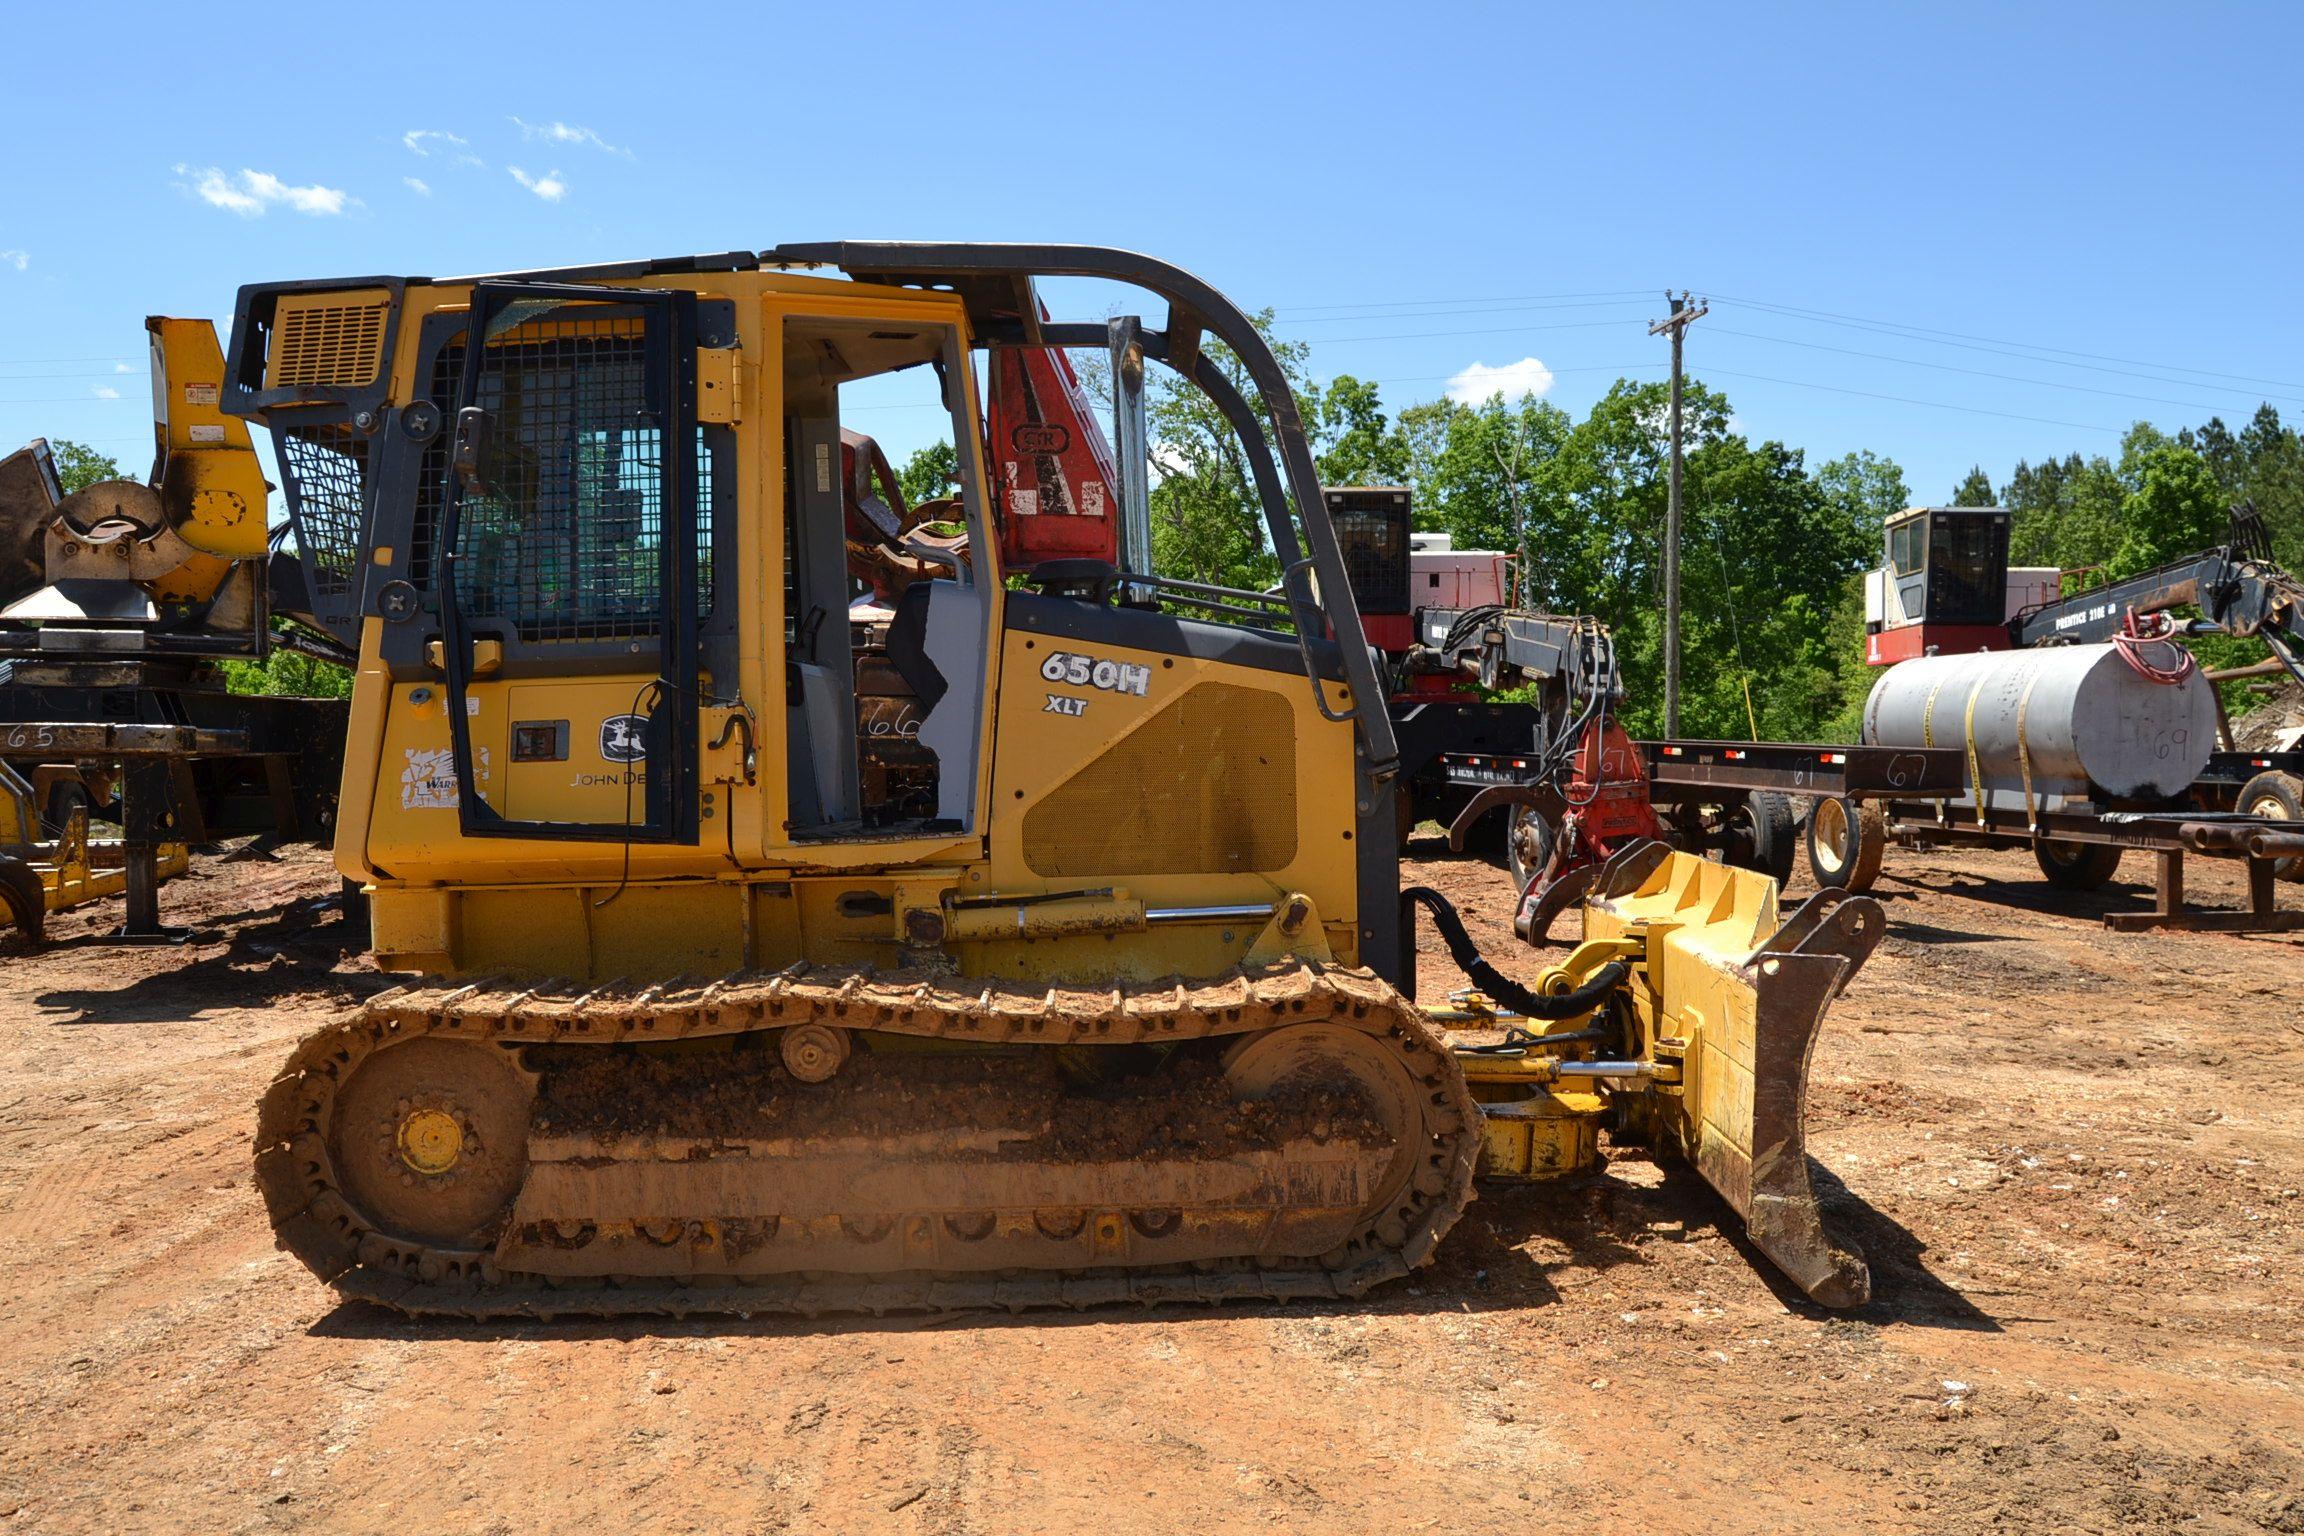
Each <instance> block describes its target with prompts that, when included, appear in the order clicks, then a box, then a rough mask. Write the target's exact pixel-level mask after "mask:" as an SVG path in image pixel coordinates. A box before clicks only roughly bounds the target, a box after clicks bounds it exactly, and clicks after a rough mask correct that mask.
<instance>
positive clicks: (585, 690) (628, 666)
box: [438, 282, 706, 844]
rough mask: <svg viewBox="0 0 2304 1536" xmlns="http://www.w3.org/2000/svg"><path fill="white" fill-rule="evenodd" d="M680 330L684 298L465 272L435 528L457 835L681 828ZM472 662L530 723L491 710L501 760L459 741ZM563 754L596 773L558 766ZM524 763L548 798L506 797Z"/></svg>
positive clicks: (688, 753) (690, 361)
mask: <svg viewBox="0 0 2304 1536" xmlns="http://www.w3.org/2000/svg"><path fill="white" fill-rule="evenodd" d="M696 329H697V326H696V297H695V295H694V294H692V293H687V292H681V291H676V290H658V289H624V288H597V287H586V286H577V285H570V284H556V283H527V282H502V283H480V284H476V285H475V286H474V288H473V291H472V305H471V311H470V315H469V321H468V326H467V329H466V331H465V338H466V340H465V343H464V346H463V359H462V370H461V375H460V378H459V381H458V391H457V395H456V400H455V414H454V422H453V437H452V440H451V449H450V462H449V466H448V468H449V473H448V475H447V477H446V484H445V487H444V492H443V502H442V508H441V515H440V525H439V533H438V550H439V560H440V567H441V569H440V580H439V594H440V609H441V613H440V617H441V634H442V641H443V644H442V656H441V667H442V671H443V673H444V676H445V682H446V686H445V694H446V714H447V723H448V729H449V735H450V741H451V748H452V753H451V768H452V772H453V774H454V777H455V781H456V784H455V788H456V795H455V802H456V808H457V818H458V824H459V829H460V831H461V832H462V834H463V835H464V836H466V837H487V838H526V839H537V840H547V841H554V842H569V841H614V842H626V843H673V844H695V843H696V842H697V841H698V790H697V758H698V739H697V730H698V727H697V718H698V701H697V695H698V681H699V679H698V672H699V640H698V606H699V592H700V587H701V583H700V575H699V548H700V543H701V539H700V533H701V524H702V520H703V518H704V517H705V515H706V507H705V506H704V504H703V503H702V502H701V501H700V496H699V474H698V458H699V437H698V426H697V409H696ZM474 338H477V344H474V343H473V339H474ZM483 667H485V668H486V669H487V671H488V672H489V674H490V675H491V680H492V681H493V680H494V679H495V678H499V677H500V678H501V680H502V681H503V682H504V683H506V684H507V685H509V686H508V687H507V688H506V689H505V690H504V693H505V695H506V699H507V701H508V705H509V707H510V711H511V713H512V714H514V715H520V716H525V717H528V718H525V719H508V720H506V721H502V722H495V723H496V724H499V725H501V726H503V727H505V728H506V729H507V730H508V733H509V734H508V735H507V737H506V740H505V745H506V746H507V747H509V749H510V750H509V754H508V755H509V757H510V759H511V761H510V763H509V764H507V765H506V768H505V771H502V772H496V773H489V772H483V771H480V766H479V762H478V759H477V757H476V753H475V748H474V742H473V725H474V718H475V716H476V715H478V714H479V713H480V711H479V709H478V708H477V700H476V699H475V697H474V693H473V684H474V677H475V672H476V671H477V670H479V669H481V668H483ZM493 691H495V690H493V689H491V692H493ZM579 730H580V731H581V733H582V735H583V740H582V741H581V742H572V741H571V740H570V739H569V738H570V737H571V736H572V735H574V734H576V733H577V732H578V731H579ZM548 736H549V738H550V739H547V737H548ZM595 736H596V739H595ZM579 747H580V748H581V749H582V750H581V752H580V753H578V752H576V751H575V749H576V748H579ZM572 755H573V756H574V757H575V758H576V759H577V760H578V761H584V762H589V761H591V760H592V759H594V758H595V757H596V758H597V759H598V763H599V765H600V767H601V769H602V771H601V772H598V773H593V774H589V775H579V776H575V777H571V776H570V774H569V773H568V772H567V771H566V770H567V766H568V765H569V763H570V761H571V757H572ZM531 759H532V760H534V761H537V762H541V763H549V764H551V765H552V768H551V770H550V771H549V772H548V773H546V774H545V775H544V776H543V777H542V778H539V779H538V780H537V785H538V788H539V789H542V788H543V787H545V785H546V783H547V781H548V782H549V785H550V787H551V789H552V793H550V794H541V793H530V794H522V793H520V789H521V785H520V779H521V772H520V770H521V765H522V763H523V762H524V761H527V760H531ZM587 779H597V780H600V781H601V782H599V783H588V782H585V780H587ZM563 780H565V781H566V785H563V782H562V781H563ZM568 786H574V787H568ZM515 801H526V802H527V803H526V804H524V805H523V804H515V803H512V802H515Z"/></svg>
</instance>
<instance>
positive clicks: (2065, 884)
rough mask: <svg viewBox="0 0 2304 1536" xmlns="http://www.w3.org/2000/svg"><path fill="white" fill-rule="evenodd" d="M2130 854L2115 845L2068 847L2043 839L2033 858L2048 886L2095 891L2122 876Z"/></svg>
mask: <svg viewBox="0 0 2304 1536" xmlns="http://www.w3.org/2000/svg"><path fill="white" fill-rule="evenodd" d="M2126 852H2127V850H2126V849H2124V848H2121V847H2118V846H2117V845H2115V844H2112V843H2068V842H2059V841H2058V840H2056V839H2055V838H2052V837H2043V838H2041V839H2039V840H2038V841H2037V842H2035V843H2033V845H2032V857H2033V858H2034V859H2036V860H2038V861H2039V864H2040V873H2042V874H2044V875H2046V876H2047V877H2048V883H2049V884H2050V885H2053V886H2055V887H2056V888H2057V889H2058V890H2063V891H2093V890H2096V889H2098V888H2099V887H2101V886H2102V885H2103V884H2104V883H2105V882H2106V881H2108V880H2110V879H2111V878H2112V877H2113V875H2115V874H2116V873H2118V872H2119V869H2120V858H2121V855H2122V854H2124V853H2126Z"/></svg>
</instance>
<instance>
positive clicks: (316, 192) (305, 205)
mask: <svg viewBox="0 0 2304 1536" xmlns="http://www.w3.org/2000/svg"><path fill="white" fill-rule="evenodd" d="M176 174H177V175H179V176H183V177H186V178H189V179H188V181H184V182H178V183H177V185H178V186H181V187H184V188H185V189H186V190H187V191H189V192H191V193H192V194H193V195H194V196H196V197H198V198H199V199H200V200H201V201H202V202H204V203H206V204H208V205H209V206H210V207H212V208H221V209H223V210H224V211H225V212H227V213H236V214H238V215H240V217H242V218H244V219H253V218H258V217H260V216H261V215H262V214H263V212H264V210H265V209H266V208H269V207H271V206H272V205H273V204H275V203H285V204H286V205H287V206H289V207H290V208H293V209H295V210H296V211H297V212H298V213H303V214H311V215H314V216H316V217H332V216H334V215H336V214H340V213H342V212H343V211H344V210H345V209H346V208H357V207H358V206H360V200H359V199H358V198H356V197H354V196H352V195H351V194H350V193H348V192H346V191H344V190H343V189H342V188H341V187H323V186H321V185H319V184H318V183H314V184H313V185H311V186H308V187H294V186H290V185H289V184H288V183H287V182H284V181H282V180H281V179H280V178H279V177H277V176H275V175H273V174H272V173H271V172H269V171H251V170H245V169H244V170H242V171H241V172H240V173H239V175H237V176H229V175H226V174H225V173H224V172H223V171H222V170H220V169H218V168H217V167H215V166H212V165H210V166H197V167H196V166H189V165H179V166H177V167H176Z"/></svg>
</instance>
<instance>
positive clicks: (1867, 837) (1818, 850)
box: [1808, 795, 1888, 895]
mask: <svg viewBox="0 0 2304 1536" xmlns="http://www.w3.org/2000/svg"><path fill="white" fill-rule="evenodd" d="M1887 851H1888V817H1887V813H1885V812H1884V811H1882V810H1881V809H1880V802H1879V801H1877V800H1851V799H1849V798H1848V797H1847V796H1845V795H1828V796H1826V797H1824V798H1823V799H1820V800H1818V801H1817V802H1816V807H1815V809H1814V810H1811V811H1810V812H1809V813H1808V873H1809V874H1810V875H1812V876H1814V877H1815V880H1816V885H1817V888H1818V889H1820V890H1821V889H1825V888H1828V887H1833V886H1837V887H1838V888H1839V889H1841V890H1843V891H1847V892H1849V893H1850V894H1851V895H1861V894H1863V893H1864V892H1866V891H1868V890H1870V889H1872V884H1873V882H1874V881H1876V880H1878V879H1879V878H1880V861H1881V858H1882V856H1883V855H1885V854H1886V852H1887Z"/></svg>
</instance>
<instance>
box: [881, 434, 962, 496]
mask: <svg viewBox="0 0 2304 1536" xmlns="http://www.w3.org/2000/svg"><path fill="white" fill-rule="evenodd" d="M896 485H897V488H898V489H899V490H901V491H903V493H904V501H905V504H906V505H907V506H914V507H917V506H918V505H920V503H922V502H924V501H936V500H938V499H940V498H942V497H945V496H956V495H958V494H959V492H960V455H959V454H957V453H955V452H954V451H953V449H952V445H951V444H950V443H947V442H934V443H930V444H929V445H928V446H927V447H925V448H915V449H913V450H912V457H910V458H909V459H906V460H905V461H904V467H903V468H902V469H899V470H898V471H896Z"/></svg>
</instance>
